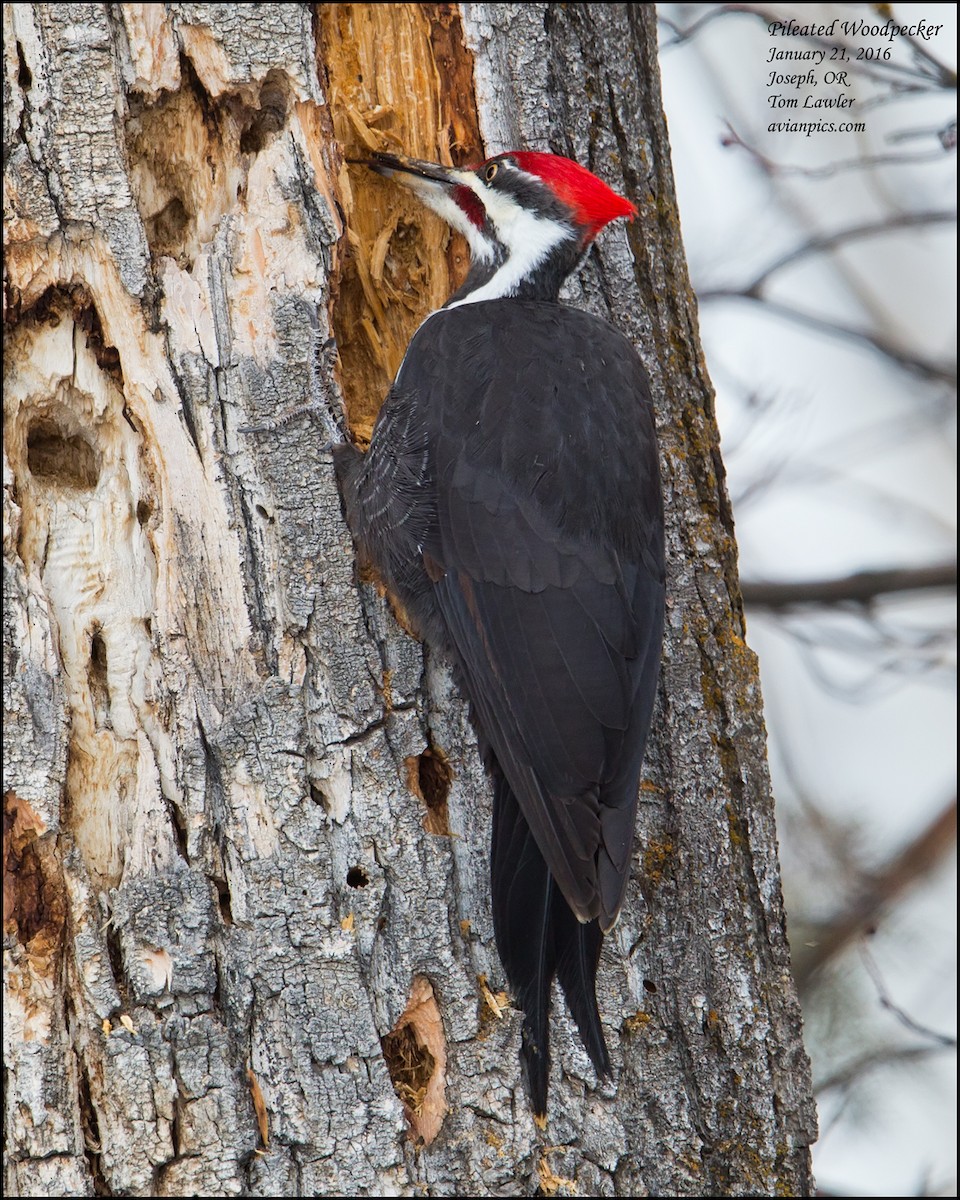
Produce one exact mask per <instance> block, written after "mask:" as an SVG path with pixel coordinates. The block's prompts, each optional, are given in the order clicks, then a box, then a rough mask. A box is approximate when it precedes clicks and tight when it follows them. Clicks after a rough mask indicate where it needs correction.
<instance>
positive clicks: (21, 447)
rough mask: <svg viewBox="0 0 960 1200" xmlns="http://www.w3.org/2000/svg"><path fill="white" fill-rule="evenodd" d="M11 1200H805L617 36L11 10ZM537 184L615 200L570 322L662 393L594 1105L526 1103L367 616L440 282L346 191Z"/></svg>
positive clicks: (753, 851)
mask: <svg viewBox="0 0 960 1200" xmlns="http://www.w3.org/2000/svg"><path fill="white" fill-rule="evenodd" d="M4 68H5V75H4V122H5V123H4V151H5V162H6V176H5V185H4V186H5V196H6V205H7V207H6V215H5V240H6V280H5V292H4V304H5V307H4V319H5V372H6V379H5V394H4V419H5V438H4V451H5V459H4V488H5V493H4V504H5V507H4V519H5V526H4V655H5V658H4V665H5V676H4V687H5V690H4V718H5V726H6V728H5V783H4V788H5V797H4V865H5V869H6V871H7V874H6V875H5V880H4V934H5V966H6V998H5V1016H4V1053H5V1061H6V1065H7V1088H6V1164H5V1186H6V1187H7V1188H8V1189H9V1191H10V1194H31V1195H62V1194H65V1193H66V1194H69V1193H76V1194H85V1195H90V1194H94V1193H99V1194H111V1193H118V1194H132V1195H149V1194H158V1195H177V1196H186V1195H194V1194H206V1195H219V1194H233V1195H236V1194H241V1193H242V1194H248V1195H271V1194H277V1195H296V1194H301V1195H303V1194H315V1193H321V1194H322V1193H335V1194H348V1195H349V1194H403V1195H416V1194H421V1193H427V1194H431V1195H469V1194H483V1195H514V1194H530V1193H532V1192H533V1191H534V1190H536V1189H537V1188H538V1187H539V1188H540V1189H541V1190H542V1191H543V1192H544V1193H546V1194H553V1193H557V1192H562V1193H564V1194H595V1195H596V1194H602V1195H629V1194H646V1193H651V1194H659V1195H665V1194H683V1195H718V1194H742V1193H754V1194H779V1195H802V1194H808V1193H809V1190H810V1187H811V1183H810V1173H809V1154H808V1147H809V1144H810V1142H811V1141H812V1139H813V1137H814V1134H815V1118H814V1113H813V1107H812V1101H811V1095H810V1080H809V1072H808V1065H807V1060H806V1057H805V1055H804V1051H803V1047H802V1043H801V1034H800V1016H799V1010H798V1008H797V1003H796V997H795V994H794V988H793V983H792V980H791V976H790V965H789V958H788V950H787V944H786V940H785V935H784V918H783V910H782V904H781V896H780V882H779V872H778V866H777V858H776V838H775V830H774V823H773V804H772V800H771V797H770V788H769V780H768V775H767V767H766V762H765V745H764V727H763V716H762V710H761V699H760V691H759V686H758V681H757V670H756V662H755V660H754V658H753V656H752V654H751V653H750V651H749V650H748V649H747V648H746V646H745V644H744V627H743V614H742V610H741V604H740V595H739V587H738V582H737V568H736V547H735V543H734V538H733V524H732V519H731V514H730V508H729V503H728V500H727V495H726V491H725V487H724V480H723V468H722V464H721V461H720V456H719V450H718V444H717V431H716V426H715V423H714V416H713V403H712V396H711V390H710V384H709V381H708V379H707V375H706V371H705V368H704V365H703V361H702V358H701V356H700V351H699V345H698V339H697V328H696V315H695V311H694V304H693V299H692V296H691V294H690V290H689V285H688V281H687V275H686V268H685V265H684V260H683V251H682V246H681V241H680V234H679V228H678V218H677V212H676V207H675V202H674V196H673V184H672V177H671V170H670V159H669V149H668V144H667V138H666V129H665V125H664V120H663V114H662V111H661V106H660V98H659V77H658V71H657V60H656V36H655V16H654V12H653V6H651V5H591V4H587V5H576V4H565V5H539V4H524V5H504V4H494V5H484V4H477V5H466V6H464V7H463V9H462V11H458V10H457V9H455V8H454V6H451V5H402V4H395V5H342V6H341V5H323V6H320V7H319V8H318V9H316V10H312V9H311V8H309V7H308V6H305V5H293V4H260V5H220V4H203V5H200V4H186V3H185V4H166V5H162V4H150V5H139V4H120V5H109V6H106V5H88V4H83V5H81V4H74V5H71V4H62V5H26V4H18V5H7V6H5V8H4ZM376 146H384V147H388V146H393V147H396V146H401V147H402V148H403V149H404V150H406V151H408V152H410V153H412V154H415V155H418V156H421V157H427V158H430V157H433V158H444V157H445V158H447V160H449V155H450V153H451V150H452V153H453V155H454V157H455V161H472V160H473V161H475V160H476V159H477V158H479V157H481V156H482V155H483V153H484V147H489V148H490V152H494V151H498V150H501V149H508V148H511V147H515V146H531V147H535V148H550V149H553V150H555V151H557V152H559V153H562V154H567V155H568V156H570V157H573V158H576V159H578V160H579V161H580V162H582V163H584V164H585V165H587V166H589V167H591V168H592V169H594V170H595V171H597V172H598V173H599V174H601V175H602V176H603V177H604V178H606V179H607V180H608V181H609V182H611V183H612V184H613V185H614V186H617V187H619V188H620V190H622V191H624V192H625V194H626V195H628V196H629V197H630V198H631V199H633V200H634V201H635V202H636V204H637V206H638V208H639V210H640V217H639V219H638V220H637V221H635V222H634V223H633V225H631V226H629V227H621V228H620V229H619V230H617V229H612V230H611V231H609V232H608V233H606V234H604V235H603V237H602V238H601V239H600V244H599V246H598V247H597V248H596V249H595V250H594V251H593V252H592V253H591V255H590V257H589V259H588V261H587V263H586V265H585V267H584V269H583V270H582V272H581V273H580V275H579V276H578V278H577V280H576V281H575V283H574V285H573V286H572V288H571V291H570V297H569V298H570V300H571V301H572V302H573V303H575V304H577V305H581V306H584V307H587V308H590V309H593V310H594V311H597V312H600V313H602V314H605V315H608V316H609V317H610V319H612V320H613V321H614V322H615V323H617V324H618V325H619V326H620V327H621V328H622V329H624V330H625V332H626V333H627V334H628V335H629V336H630V337H631V338H632V339H633V340H634V342H635V343H636V344H637V346H638V347H639V348H640V350H641V353H642V354H643V357H644V359H645V361H646V363H647V366H648V369H649V371H650V374H651V377H652V379H653V385H654V395H655V402H656V407H657V411H658V419H659V423H660V433H661V439H662V442H661V445H662V456H663V478H664V487H665V498H666V505H667V513H668V518H667V521H668V555H669V569H668V570H669V573H668V617H667V626H668V627H667V639H666V646H665V650H664V658H663V676H662V684H661V689H660V698H659V704H658V715H657V717H656V721H655V727H654V732H653V734H652V737H651V744H650V748H649V751H648V756H647V763H646V767H645V776H644V782H643V785H642V786H643V794H642V798H641V801H642V802H641V806H640V817H639V822H638V836H637V843H636V854H635V860H634V869H633V879H632V882H631V886H630V890H629V892H628V898H627V903H626V906H625V909H624V913H623V916H622V918H621V920H620V923H619V925H618V926H617V928H616V930H615V932H614V933H613V934H612V935H611V936H610V937H609V938H608V939H607V943H606V949H605V951H604V954H603V958H602V961H601V969H600V981H599V1003H600V1011H601V1013H602V1015H603V1019H604V1023H605V1026H606V1032H607V1038H608V1041H609V1042H610V1044H611V1050H612V1055H613V1059H614V1066H615V1070H614V1077H613V1080H612V1081H606V1082H602V1083H600V1084H599V1085H598V1084H597V1081H596V1079H595V1078H594V1076H593V1073H592V1070H591V1068H590V1065H589V1061H588V1060H587V1058H586V1055H585V1053H584V1051H583V1049H582V1048H581V1046H580V1044H579V1041H578V1040H577V1037H576V1034H575V1031H574V1029H573V1026H572V1024H571V1022H570V1020H569V1018H568V1016H567V1014H566V1011H565V1009H564V1006H563V1004H562V1002H561V1003H556V1004H555V1008H554V1034H553V1040H554V1046H555V1055H554V1057H555V1063H554V1069H553V1079H552V1083H551V1092H550V1117H549V1125H548V1128H547V1130H546V1131H540V1130H538V1128H537V1127H536V1125H535V1124H534V1122H533V1120H532V1117H531V1114H530V1110H529V1107H528V1105H527V1103H526V1099H525V1096H524V1092H523V1088H522V1084H521V1081H520V1077H519V1060H518V1053H517V1051H518V1043H519V1030H520V1016H519V1014H518V1013H517V1012H516V1011H514V1010H513V1009H512V1008H511V1007H510V1006H509V1003H508V999H507V997H506V996H504V995H503V993H502V990H501V989H502V988H503V987H504V977H503V971H502V969H501V967H500V964H499V961H498V959H497V955H496V950H495V947H494V943H493V936H492V925H491V917H490V901H489V884H488V878H487V870H488V868H487V862H488V841H489V833H490V829H489V823H490V822H489V816H490V793H489V788H488V784H487V781H486V779H485V777H484V774H483V770H482V768H481V766H480V763H479V760H478V757H477V752H476V740H475V737H474V734H473V732H472V730H471V728H470V726H469V724H468V721H467V718H466V712H465V707H464V705H463V703H462V701H461V699H460V697H459V696H458V695H457V694H456V692H455V690H454V689H453V687H452V684H451V681H450V677H449V674H448V671H447V668H446V666H445V665H444V663H443V662H442V661H439V660H437V659H436V658H435V657H434V656H432V655H430V654H429V652H428V651H426V650H424V648H423V647H421V646H420V645H419V644H418V643H417V642H416V641H415V640H413V639H412V638H411V637H410V636H409V635H408V634H407V633H405V632H404V630H403V629H402V628H401V626H400V625H399V624H398V623H397V621H396V620H395V618H394V615H393V613H392V610H391V608H390V606H389V604H388V602H387V601H386V599H385V598H384V597H382V595H381V594H380V593H379V592H378V590H377V587H376V585H375V583H373V582H372V581H367V580H360V581H358V580H357V578H356V576H355V565H354V555H353V547H352V544H351V541H350V538H349V535H348V533H347V530H346V528H345V526H344V523H343V519H342V516H341V509H340V498H339V495H338V492H337V488H336V483H335V480H334V476H333V472H332V463H331V456H330V454H329V452H328V451H327V450H325V449H324V445H325V444H326V443H329V442H330V441H331V440H332V439H337V438H339V437H341V436H342V434H341V433H340V432H339V430H340V429H341V428H343V427H344V423H345V421H347V420H348V421H349V423H350V426H351V429H352V430H353V433H354V435H355V436H357V437H358V438H361V439H362V437H363V435H364V433H365V432H366V433H369V426H370V423H371V421H372V419H373V416H374V415H375V412H376V409H377V406H378V405H379V403H380V401H381V399H382V398H383V396H384V394H385V392H386V389H387V386H388V384H389V381H390V378H391V377H392V373H393V371H394V370H395V368H396V365H397V361H398V358H399V356H400V355H401V354H402V352H403V349H404V347H405V345H406V341H407V339H408V338H409V336H410V334H411V332H412V330H413V329H414V328H415V327H416V324H417V322H418V321H419V320H420V318H421V317H422V316H423V315H424V314H425V312H427V311H428V310H429V309H430V308H432V307H435V306H436V305H437V304H439V303H442V301H443V299H444V298H445V296H446V295H447V294H448V292H449V290H450V288H451V287H452V286H453V283H454V282H455V280H456V278H457V277H458V274H459V273H460V272H462V268H463V265H464V262H465V249H464V247H463V246H462V245H461V244H459V243H458V242H457V241H456V240H455V239H454V240H450V239H449V238H448V235H447V232H446V230H445V229H444V227H443V226H442V225H440V224H439V223H438V222H436V221H435V220H434V218H432V217H431V216H430V215H429V214H427V213H425V212H424V211H422V210H421V209H419V208H417V207H416V205H415V203H414V202H413V201H412V200H411V199H410V198H409V197H408V196H406V195H405V194H403V193H402V192H401V189H399V188H396V187H393V186H391V185H390V184H389V183H388V182H386V181H383V180H380V179H378V178H376V177H375V176H374V175H372V173H370V172H369V171H367V170H366V169H365V168H364V167H362V166H350V165H348V164H347V163H345V161H344V160H345V158H359V157H361V156H362V154H363V153H364V151H365V149H369V148H372V147H376Z"/></svg>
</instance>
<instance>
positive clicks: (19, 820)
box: [3, 791, 67, 971]
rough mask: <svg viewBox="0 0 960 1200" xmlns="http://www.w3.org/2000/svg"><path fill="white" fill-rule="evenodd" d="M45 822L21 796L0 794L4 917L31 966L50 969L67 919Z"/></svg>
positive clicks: (60, 880) (62, 889)
mask: <svg viewBox="0 0 960 1200" xmlns="http://www.w3.org/2000/svg"><path fill="white" fill-rule="evenodd" d="M44 829H45V825H44V823H43V821H42V820H41V818H40V817H39V816H38V815H37V814H36V813H35V812H34V810H33V808H32V807H31V805H30V804H28V803H27V801H26V800H22V799H21V798H20V797H19V796H18V795H17V794H16V793H15V792H13V791H9V792H7V793H6V794H5V796H4V798H3V921H4V929H5V931H6V932H7V933H12V934H13V935H14V936H15V937H16V938H17V940H18V941H19V942H20V943H21V944H22V945H24V946H29V949H30V958H31V962H32V963H33V969H34V970H35V971H39V970H40V969H41V968H42V967H44V966H46V967H47V968H48V969H50V970H51V971H52V969H53V965H54V961H55V956H56V954H57V952H58V951H59V949H60V946H61V941H62V934H63V929H64V923H65V921H66V914H67V907H66V903H67V902H66V893H65V888H64V883H63V878H62V875H61V874H60V871H59V867H58V865H57V861H56V858H55V855H54V849H53V844H52V842H51V841H50V839H45V838H43V837H42V836H41V835H42V834H43V831H44Z"/></svg>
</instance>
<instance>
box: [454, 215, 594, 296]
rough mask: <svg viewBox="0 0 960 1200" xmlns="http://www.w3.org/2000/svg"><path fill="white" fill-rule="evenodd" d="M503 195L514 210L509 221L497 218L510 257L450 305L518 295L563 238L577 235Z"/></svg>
mask: <svg viewBox="0 0 960 1200" xmlns="http://www.w3.org/2000/svg"><path fill="white" fill-rule="evenodd" d="M498 199H499V197H498ZM502 199H503V200H505V201H506V202H507V203H508V204H509V205H510V207H511V208H512V210H513V211H512V212H511V213H510V219H509V223H507V222H503V223H497V222H496V219H495V218H494V221H495V224H496V227H497V229H498V232H499V233H500V236H501V237H502V238H503V241H504V245H505V246H506V250H507V258H506V261H505V262H504V263H503V265H502V266H500V267H498V268H497V270H496V271H495V272H494V274H493V276H492V278H490V279H488V280H487V282H486V283H485V284H483V286H482V287H478V288H477V289H476V290H475V291H472V292H468V293H467V295H466V296H464V297H463V299H462V300H454V301H453V303H452V304H447V305H446V307H447V308H459V307H460V306H461V305H463V304H476V303H477V302H478V301H481V300H501V299H503V298H505V297H507V296H514V295H516V293H517V290H518V289H519V287H520V285H521V284H522V283H523V281H524V280H525V279H528V278H529V277H530V276H531V275H532V274H533V273H534V271H535V270H536V269H537V267H539V266H540V264H541V263H542V262H544V261H545V260H546V259H547V258H548V257H549V255H550V254H551V253H552V252H553V251H554V250H555V249H556V248H557V246H559V245H560V243H561V242H565V241H568V240H569V239H571V238H573V237H575V236H576V235H575V234H574V232H573V230H572V229H571V228H570V227H569V226H568V225H561V224H560V222H559V221H553V220H550V219H548V218H544V217H536V216H534V215H533V214H532V213H529V212H526V211H525V210H524V209H522V208H521V207H520V205H519V204H516V203H514V201H513V200H510V199H508V198H507V197H506V196H504V197H503V198H502Z"/></svg>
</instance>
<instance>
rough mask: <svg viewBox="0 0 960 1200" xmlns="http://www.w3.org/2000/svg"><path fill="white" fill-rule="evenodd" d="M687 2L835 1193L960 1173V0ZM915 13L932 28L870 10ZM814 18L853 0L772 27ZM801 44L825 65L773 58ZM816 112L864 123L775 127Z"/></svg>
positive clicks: (720, 381)
mask: <svg viewBox="0 0 960 1200" xmlns="http://www.w3.org/2000/svg"><path fill="white" fill-rule="evenodd" d="M658 13H659V17H660V41H661V69H662V72H663V83H664V104H665V107H666V112H667V119H668V122H669V126H670V137H671V143H672V146H673V155H674V169H675V172H676V178H677V191H678V197H679V202H680V212H681V218H682V226H683V231H684V240H685V244H686V249H687V256H688V260H689V263H690V271H691V276H692V279H693V284H694V287H695V289H696V291H697V294H698V297H699V302H700V321H701V332H702V336H703V344H704V349H705V352H706V357H707V362H708V365H709V367H710V371H711V374H712V377H713V381H714V384H715V385H716V389H717V404H718V416H719V420H720V428H721V433H722V437H723V454H724V459H725V461H726V465H727V471H728V484H729V488H730V492H731V496H732V499H733V504H734V512H735V515H736V523H737V536H738V541H739V546H740V567H741V576H742V580H743V590H744V597H745V600H746V604H747V621H748V634H749V640H750V644H751V645H752V647H753V649H754V650H755V651H756V652H757V653H758V655H759V658H760V667H761V675H762V680H763V688H764V696H765V702H766V713H767V725H768V732H769V738H770V758H771V768H772V771H773V779H774V791H775V795H776V798H777V810H778V827H779V833H780V849H781V857H782V862H783V870H784V889H785V894H786V902H787V911H788V914H789V923H790V924H789V932H790V940H791V946H792V951H793V957H794V967H795V972H796V975H797V979H798V983H799V986H800V990H801V999H802V1002H803V1006H804V1018H805V1026H806V1040H807V1046H808V1050H809V1052H810V1056H811V1059H812V1061H813V1069H814V1082H815V1087H816V1091H817V1099H818V1104H819V1112H820V1141H819V1144H818V1145H817V1147H816V1149H815V1152H814V1163H815V1169H816V1173H817V1178H818V1182H819V1186H820V1189H821V1194H834V1195H846V1196H855V1195H884V1196H888V1195H889V1196H911V1195H913V1196H919V1195H927V1196H948V1195H956V1128H957V1125H956V1121H957V1115H956V1011H957V1010H956V912H957V900H956V746H955V736H956V727H957V717H956V711H955V708H956V704H955V676H956V527H955V522H956V494H955V480H956V289H957V283H956V8H955V7H954V6H953V5H946V4H904V5H866V4H843V5H840V4H838V5H827V4H792V5H785V4H779V5H777V4H775V5H765V6H753V5H713V4H661V5H658ZM890 17H892V18H893V20H894V21H895V22H896V23H898V24H908V25H912V26H917V25H918V24H919V22H920V21H921V20H923V21H924V22H926V27H925V28H923V29H916V30H915V31H914V33H913V34H901V35H898V36H895V37H894V38H892V39H891V38H890V36H889V34H869V33H866V32H864V31H863V30H862V29H861V30H859V31H857V32H854V31H853V30H852V29H850V31H849V32H847V31H845V30H844V28H843V24H842V23H843V22H846V23H848V27H849V26H852V25H853V24H855V23H856V22H858V21H864V22H865V23H866V24H867V25H868V26H871V27H876V26H878V25H880V26H882V25H884V24H885V22H886V21H887V20H888V18H890ZM790 18H793V19H794V20H796V21H797V22H798V24H800V25H805V26H809V25H811V24H817V25H826V26H829V25H830V23H831V22H832V21H834V19H835V18H836V19H837V24H836V26H835V28H834V31H833V33H832V35H831V36H816V35H814V36H812V37H804V36H802V35H800V34H794V35H792V36H781V35H776V34H771V32H770V29H769V26H770V23H771V22H775V21H786V20H788V19H790ZM936 25H940V26H941V28H940V30H939V31H938V32H936V33H935V34H934V35H933V36H931V37H929V38H925V37H924V33H925V32H927V31H928V27H930V26H936ZM838 48H839V49H838ZM787 49H789V50H794V51H796V50H822V51H824V59H823V61H822V62H817V61H816V60H815V59H814V60H810V59H806V60H800V61H789V60H788V61H777V60H771V57H770V56H771V50H776V51H782V50H787ZM811 68H812V69H813V72H814V76H815V82H814V83H804V84H802V85H799V86H798V85H797V84H792V85H786V86H783V85H780V84H778V83H775V82H774V83H771V81H770V74H771V72H774V71H775V72H777V73H778V74H793V75H796V74H800V73H805V72H807V71H808V70H810V69H811ZM831 71H833V72H834V73H835V75H837V76H840V75H841V72H844V71H845V72H846V78H845V79H844V78H843V77H842V76H841V77H840V78H832V79H831V76H830V75H829V74H828V73H829V72H831ZM774 95H780V96H782V97H787V98H797V99H799V105H798V108H797V109H790V108H787V109H784V108H780V107H775V106H774V105H775V104H776V102H774V101H772V97H773V96H774ZM808 96H809V97H810V98H811V103H812V101H813V100H816V99H824V98H836V97H839V96H843V97H845V98H849V97H851V96H852V97H854V98H855V103H854V104H853V105H852V106H851V107H848V108H846V109H836V108H830V107H818V108H812V107H808V108H806V109H805V108H804V104H805V98H806V97H808ZM811 119H812V120H822V121H834V122H836V123H838V124H839V123H840V122H849V123H851V124H855V125H858V126H861V127H862V128H857V129H850V130H844V131H840V130H838V131H835V132H827V131H823V130H820V131H817V132H814V133H811V134H810V135H809V136H808V135H807V134H806V133H805V132H790V131H787V130H777V129H771V128H770V126H771V124H772V123H775V122H782V121H794V122H797V121H804V120H807V121H809V120H811Z"/></svg>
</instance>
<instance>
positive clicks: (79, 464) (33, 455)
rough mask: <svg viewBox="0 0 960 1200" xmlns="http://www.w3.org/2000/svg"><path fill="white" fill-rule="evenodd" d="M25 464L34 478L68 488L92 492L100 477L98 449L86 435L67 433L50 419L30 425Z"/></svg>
mask: <svg viewBox="0 0 960 1200" xmlns="http://www.w3.org/2000/svg"><path fill="white" fill-rule="evenodd" d="M27 466H28V467H29V468H30V474H31V475H32V476H33V477H34V479H37V480H40V481H42V482H44V483H48V484H56V485H58V486H60V487H63V488H69V489H70V490H71V491H81V492H92V491H93V489H94V488H95V487H96V486H97V480H98V479H99V478H100V463H99V459H98V455H97V452H96V451H95V450H94V448H93V447H92V446H91V445H90V443H89V442H88V441H87V440H86V438H83V437H81V436H80V435H79V434H68V433H66V431H65V430H63V429H61V428H60V426H59V425H57V424H56V422H54V421H50V420H39V421H37V422H35V423H34V424H33V425H32V426H31V427H30V431H29V433H28V434H27Z"/></svg>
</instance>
